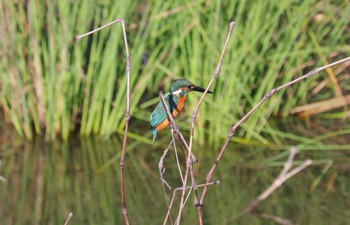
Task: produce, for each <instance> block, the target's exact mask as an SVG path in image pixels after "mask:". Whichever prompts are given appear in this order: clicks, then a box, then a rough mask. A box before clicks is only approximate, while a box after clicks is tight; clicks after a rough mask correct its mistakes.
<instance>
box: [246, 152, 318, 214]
mask: <svg viewBox="0 0 350 225" xmlns="http://www.w3.org/2000/svg"><path fill="white" fill-rule="evenodd" d="M297 153H298V149H297V148H295V147H293V148H291V149H290V153H289V157H288V160H287V161H286V162H285V164H284V167H283V169H282V171H281V173H280V174H279V175H278V177H277V178H276V179H275V180H274V182H273V183H272V184H271V186H270V187H268V188H267V189H266V190H265V191H264V192H263V193H262V194H261V195H259V197H257V198H256V200H255V201H254V202H253V203H251V204H250V206H249V207H247V208H246V209H245V210H244V212H245V213H252V212H254V210H255V209H256V208H257V207H258V206H259V205H260V203H261V202H263V201H264V200H265V199H267V198H268V197H269V196H270V195H271V194H272V193H273V192H274V191H275V190H276V189H277V188H279V187H281V186H282V184H283V183H284V182H286V181H287V180H288V179H290V178H291V177H293V176H294V175H296V174H297V173H299V172H300V171H302V170H303V169H305V168H306V167H308V166H310V165H311V164H312V160H310V159H308V160H306V161H305V162H303V163H302V164H301V165H299V166H297V167H295V168H294V169H292V170H291V168H292V166H293V161H294V157H295V155H296V154H297Z"/></svg>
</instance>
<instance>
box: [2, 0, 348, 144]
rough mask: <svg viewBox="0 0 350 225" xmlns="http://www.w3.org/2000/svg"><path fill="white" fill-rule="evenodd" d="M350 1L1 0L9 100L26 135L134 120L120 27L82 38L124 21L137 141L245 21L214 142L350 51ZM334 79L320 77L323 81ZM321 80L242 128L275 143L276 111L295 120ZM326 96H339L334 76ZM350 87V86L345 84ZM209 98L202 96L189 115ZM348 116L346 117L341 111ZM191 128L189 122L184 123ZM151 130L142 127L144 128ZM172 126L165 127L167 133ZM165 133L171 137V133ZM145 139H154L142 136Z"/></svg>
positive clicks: (205, 131)
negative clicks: (176, 90)
mask: <svg viewBox="0 0 350 225" xmlns="http://www.w3.org/2000/svg"><path fill="white" fill-rule="evenodd" d="M349 3H350V2H349V1H348V0H347V1H339V2H338V4H335V3H333V2H332V4H331V3H330V2H329V1H321V2H320V1H316V0H307V1H277V0H273V1H209V2H207V1H203V0H198V1H191V2H187V1H179V0H177V1H175V0H174V1H166V2H163V1H150V2H147V3H145V2H143V1H139V2H137V1H123V2H122V3H121V2H120V3H118V2H117V3H116V2H114V1H99V2H97V3H96V2H93V1H92V2H89V1H82V2H79V1H78V2H74V3H73V2H71V1H43V0H38V1H28V2H27V3H19V2H12V1H9V2H5V1H1V14H0V16H1V18H0V34H1V40H2V41H1V50H0V51H1V52H0V55H1V56H2V61H1V64H0V73H1V75H0V76H1V102H2V106H3V109H4V111H5V112H6V116H7V117H8V118H9V120H10V121H11V122H12V124H13V125H14V127H16V130H17V131H18V133H19V134H21V135H23V136H26V137H28V138H32V137H33V135H35V134H43V133H44V134H45V136H46V137H47V139H55V138H56V137H57V135H59V136H62V137H63V138H64V139H67V138H68V137H69V134H70V133H71V132H72V131H73V130H76V129H79V131H80V133H81V134H82V135H90V134H97V135H100V136H103V137H108V136H110V135H111V134H112V133H113V132H119V131H122V129H123V126H124V120H125V118H124V113H125V112H124V109H125V106H124V104H125V103H124V102H125V101H124V99H125V93H126V90H125V87H126V85H125V82H126V80H125V79H124V78H125V52H124V50H123V49H124V47H123V39H122V31H121V28H120V27H118V26H115V27H113V28H111V29H110V30H105V31H102V32H100V33H99V34H97V35H95V36H92V37H91V38H90V39H86V40H83V41H81V42H79V43H74V40H73V37H74V35H76V34H80V33H84V32H86V31H88V30H91V29H92V28H95V27H97V26H99V25H102V24H105V23H107V22H110V21H112V20H113V19H115V18H124V19H125V21H126V23H127V26H128V39H129V42H130V48H131V57H132V58H131V59H132V76H131V90H132V93H131V94H132V96H131V112H132V116H133V117H134V121H135V123H134V124H136V125H135V127H134V128H131V131H132V132H133V133H134V136H135V137H136V138H140V139H141V138H142V136H143V135H144V133H146V132H147V127H148V125H147V123H148V118H149V114H150V111H152V109H153V107H154V106H155V105H154V104H155V103H156V102H158V101H159V98H158V97H157V93H158V88H159V87H163V88H164V89H165V91H167V90H169V84H170V81H171V79H174V78H178V77H185V78H187V79H189V80H191V81H192V82H194V83H195V84H197V85H201V86H205V85H206V84H207V82H208V81H209V79H210V77H211V74H212V72H213V71H214V69H215V65H216V63H217V60H218V57H219V54H220V51H221V48H222V45H223V41H224V38H225V34H226V31H227V26H228V22H229V21H230V20H231V19H233V20H235V21H236V22H237V26H236V28H235V31H234V34H233V41H232V42H231V43H230V46H229V48H228V51H227V55H226V58H225V60H224V63H223V67H222V72H221V75H220V77H219V79H218V80H217V82H216V83H215V88H214V91H215V95H214V96H208V97H207V98H206V100H205V104H204V105H203V106H202V108H201V111H200V116H199V119H198V126H197V129H196V134H195V135H196V140H198V141H199V142H201V143H204V141H205V140H206V141H207V142H209V143H210V144H212V145H213V146H218V145H219V144H220V143H221V138H223V137H226V133H227V131H228V128H229V125H231V124H233V123H234V122H236V121H237V120H238V119H239V118H240V117H241V116H242V115H243V114H244V113H245V112H246V111H247V109H249V108H251V107H252V106H253V105H254V104H255V103H256V102H257V101H259V100H260V99H261V98H262V97H263V95H264V94H265V93H266V92H267V91H269V90H270V89H272V88H273V87H275V86H277V85H278V84H281V83H283V82H286V81H289V80H291V79H292V78H293V77H296V76H299V75H301V74H302V73H303V72H306V71H308V70H311V69H312V68H314V67H316V66H319V65H320V64H322V63H324V60H325V59H328V60H330V61H332V60H333V58H335V57H338V58H339V57H342V56H344V55H345V54H346V53H348V52H349V50H350V47H349V46H347V43H349V39H350V36H349V32H348V31H349V24H350V17H349V16H348V12H349V11H350V4H349ZM324 79H328V77H327V75H326V74H324V75H321V76H320V77H319V80H324ZM316 85H317V82H315V80H309V81H306V82H304V83H302V84H300V85H298V86H295V87H293V88H291V89H288V90H287V91H285V93H281V94H279V95H278V96H274V98H272V99H271V101H269V102H268V103H267V104H265V105H264V106H263V107H262V108H261V109H260V111H259V112H258V113H256V115H255V116H253V117H252V118H251V119H250V120H249V121H248V122H247V123H246V124H245V125H244V126H243V130H242V133H241V134H240V135H244V134H245V135H246V137H247V138H254V139H257V140H258V141H260V142H262V143H267V142H268V141H267V136H268V137H271V136H272V137H273V138H274V139H276V140H278V139H279V138H280V137H279V136H278V135H277V136H276V132H273V131H272V132H271V130H273V129H271V127H273V124H271V123H270V122H269V120H268V118H269V117H270V116H271V115H278V114H279V115H282V117H286V116H288V113H289V110H290V109H291V108H292V107H294V106H296V105H298V104H301V103H307V102H308V101H310V99H308V98H307V96H309V95H308V92H309V91H310V90H312V88H313V87H314V86H316ZM328 87H329V88H328V89H324V91H323V92H321V93H319V95H317V96H314V98H315V99H323V98H328V97H330V96H333V95H335V89H334V88H333V87H332V84H331V83H330V84H329V85H328ZM343 88H345V87H343ZM198 99H199V96H198V95H197V94H195V93H191V94H190V96H189V101H188V107H187V111H186V112H185V116H184V117H183V118H190V115H191V111H192V109H193V107H194V105H195V102H196V101H197V100H198ZM338 115H339V117H341V116H343V115H341V114H338ZM179 123H180V126H181V127H184V128H186V127H188V123H187V120H186V119H183V120H181V119H180V122H179ZM140 126H141V129H139V127H140ZM164 133H166V132H164ZM160 137H161V136H160ZM142 140H144V139H142Z"/></svg>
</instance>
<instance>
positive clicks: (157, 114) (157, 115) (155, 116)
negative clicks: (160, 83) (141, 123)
mask: <svg viewBox="0 0 350 225" xmlns="http://www.w3.org/2000/svg"><path fill="white" fill-rule="evenodd" d="M169 98H170V93H167V94H166V95H165V96H164V100H165V102H166V103H167V104H168V106H169V109H170V112H173V111H174V109H175V108H176V100H175V99H173V98H171V99H170V101H169ZM174 100H175V101H174ZM169 102H170V104H169ZM166 118H168V115H167V113H166V110H165V108H164V106H163V103H162V102H159V103H158V105H157V107H156V108H155V109H154V111H153V112H152V114H151V117H150V122H151V129H154V128H156V127H157V126H158V125H159V124H161V123H162V122H163V121H164V120H165V119H166Z"/></svg>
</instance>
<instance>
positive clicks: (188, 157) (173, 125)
mask: <svg viewBox="0 0 350 225" xmlns="http://www.w3.org/2000/svg"><path fill="white" fill-rule="evenodd" d="M159 97H160V99H161V101H162V103H163V106H164V108H165V110H166V112H167V115H168V119H169V121H170V126H171V129H172V130H173V131H174V132H175V134H177V138H178V140H179V143H180V144H181V143H183V144H184V145H185V146H186V148H187V150H188V152H189V155H187V154H186V151H184V155H185V157H186V172H185V177H184V179H183V183H182V185H183V191H182V196H181V201H180V207H179V213H178V216H177V219H176V222H175V224H180V221H181V213H182V209H183V206H184V203H185V192H186V188H185V187H186V186H187V179H188V171H189V167H190V166H189V164H191V166H192V161H193V160H192V159H193V157H191V156H192V152H191V150H190V149H189V148H188V145H187V143H186V141H185V139H184V137H183V135H182V133H181V131H180V129H179V127H178V126H177V124H176V123H175V121H174V118H173V116H172V115H171V112H170V110H169V107H168V104H167V103H166V102H165V99H164V94H163V91H162V90H159ZM186 199H187V198H186Z"/></svg>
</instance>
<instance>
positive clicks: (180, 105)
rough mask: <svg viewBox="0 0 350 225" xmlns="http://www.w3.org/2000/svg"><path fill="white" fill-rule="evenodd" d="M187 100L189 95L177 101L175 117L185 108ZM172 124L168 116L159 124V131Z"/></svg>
mask: <svg viewBox="0 0 350 225" xmlns="http://www.w3.org/2000/svg"><path fill="white" fill-rule="evenodd" d="M186 101H187V96H186V95H184V96H182V97H181V98H180V99H179V102H178V103H177V107H176V109H175V110H174V111H173V113H172V114H173V117H174V118H175V117H177V116H178V115H179V113H180V112H181V111H182V110H183V108H184V106H185V103H186ZM169 124H170V121H169V120H168V118H166V119H165V120H164V121H163V122H162V123H161V124H159V125H158V126H157V131H161V130H163V129H164V128H166V127H167V126H168V125H169Z"/></svg>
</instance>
